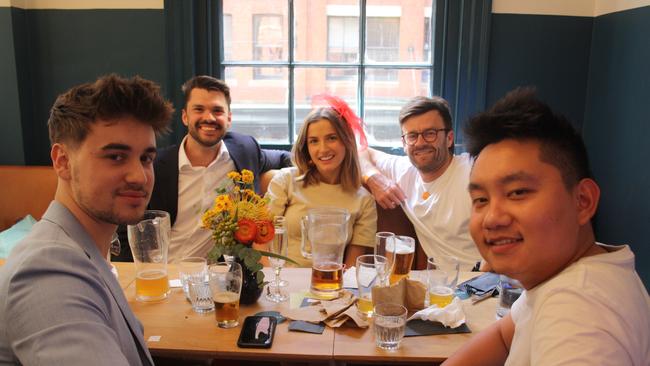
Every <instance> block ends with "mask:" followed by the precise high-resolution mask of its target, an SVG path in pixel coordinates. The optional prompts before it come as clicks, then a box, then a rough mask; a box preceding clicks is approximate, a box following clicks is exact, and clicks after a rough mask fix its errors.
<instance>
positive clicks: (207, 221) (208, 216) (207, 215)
mask: <svg viewBox="0 0 650 366" xmlns="http://www.w3.org/2000/svg"><path fill="white" fill-rule="evenodd" d="M217 215H218V213H217V212H216V211H215V210H207V211H205V212H204V213H203V216H202V217H201V227H202V228H204V229H210V227H211V226H212V221H213V219H214V218H215V216H217Z"/></svg>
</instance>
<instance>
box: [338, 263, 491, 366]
mask: <svg viewBox="0 0 650 366" xmlns="http://www.w3.org/2000/svg"><path fill="white" fill-rule="evenodd" d="M478 274H479V273H476V272H466V273H462V274H461V281H465V280H467V279H470V278H472V277H474V276H476V275H478ZM497 300H498V299H496V298H491V299H487V300H484V301H482V302H479V303H477V304H476V305H472V304H471V302H470V301H469V300H465V301H463V309H464V310H465V316H466V317H467V326H468V327H469V328H470V329H471V331H472V333H464V334H444V335H432V336H419V337H404V339H403V341H402V344H401V347H400V348H399V349H398V350H396V351H384V350H381V349H379V348H377V347H376V346H375V338H374V334H373V331H372V327H370V328H369V329H359V328H352V327H342V328H339V329H337V330H336V333H335V336H334V354H333V357H334V360H336V361H337V363H339V364H342V363H348V362H349V363H366V364H367V363H380V364H387V363H409V364H412V363H428V364H431V363H432V362H442V361H444V360H446V359H447V358H448V357H449V356H451V354H452V353H454V352H455V351H456V350H457V349H458V348H460V346H462V345H463V344H464V343H465V342H467V341H468V340H469V339H470V338H471V337H473V336H474V335H476V334H477V333H478V332H480V331H481V330H483V329H485V328H487V327H488V326H489V325H490V324H492V323H494V321H495V320H496V319H495V311H496V306H497Z"/></svg>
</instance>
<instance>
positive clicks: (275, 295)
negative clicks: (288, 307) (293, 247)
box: [266, 216, 289, 302]
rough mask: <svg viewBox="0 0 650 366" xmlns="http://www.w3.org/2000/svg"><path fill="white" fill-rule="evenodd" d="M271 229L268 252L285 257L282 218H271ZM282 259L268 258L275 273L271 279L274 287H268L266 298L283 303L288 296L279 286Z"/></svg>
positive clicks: (285, 227)
mask: <svg viewBox="0 0 650 366" xmlns="http://www.w3.org/2000/svg"><path fill="white" fill-rule="evenodd" d="M273 229H274V230H275V235H274V236H273V241H272V242H271V243H270V244H269V252H271V253H273V254H278V255H282V256H285V257H286V256H287V247H288V243H287V223H286V219H285V217H284V216H275V217H274V218H273ZM284 262H285V260H284V259H280V258H274V257H269V263H271V267H273V270H274V271H275V278H274V279H273V284H274V286H270V287H269V289H268V291H267V293H266V298H267V299H268V300H271V301H273V302H283V301H287V300H288V299H289V296H288V295H287V294H285V293H283V292H282V287H281V286H280V271H282V266H284Z"/></svg>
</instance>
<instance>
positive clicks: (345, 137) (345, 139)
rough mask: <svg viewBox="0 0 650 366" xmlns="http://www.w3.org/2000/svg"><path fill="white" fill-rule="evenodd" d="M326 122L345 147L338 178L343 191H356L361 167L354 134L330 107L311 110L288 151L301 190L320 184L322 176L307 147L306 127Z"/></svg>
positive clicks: (359, 183) (359, 185)
mask: <svg viewBox="0 0 650 366" xmlns="http://www.w3.org/2000/svg"><path fill="white" fill-rule="evenodd" d="M323 119H324V120H327V121H329V122H330V123H331V124H332V127H334V130H335V131H336V134H337V135H338V137H339V138H340V139H341V142H342V143H343V146H345V156H344V157H343V162H341V169H340V170H339V178H340V182H341V187H343V190H344V191H356V190H358V189H359V187H361V168H360V167H359V156H358V154H357V143H356V141H355V139H354V133H353V132H352V128H350V126H349V125H348V123H347V122H346V121H345V120H344V119H343V118H342V117H341V116H340V115H339V114H338V113H337V112H336V111H334V110H333V109H332V108H318V109H314V110H313V111H311V112H310V113H309V114H308V115H307V117H305V121H304V123H303V125H302V128H301V129H300V132H299V133H298V138H297V139H296V143H295V144H294V145H293V149H292V150H291V153H292V157H291V159H292V160H293V165H294V166H296V167H297V168H298V172H299V173H300V174H301V175H302V181H303V187H307V186H309V185H312V184H318V183H320V182H321V177H320V174H319V172H318V169H316V166H315V165H314V163H313V162H312V160H311V156H310V155H309V149H308V147H307V130H308V129H309V125H311V124H312V123H315V122H318V121H320V120H323Z"/></svg>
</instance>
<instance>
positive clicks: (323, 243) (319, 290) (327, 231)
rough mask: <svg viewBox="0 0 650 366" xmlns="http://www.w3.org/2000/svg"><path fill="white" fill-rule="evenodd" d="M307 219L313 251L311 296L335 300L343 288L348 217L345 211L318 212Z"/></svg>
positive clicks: (326, 210)
mask: <svg viewBox="0 0 650 366" xmlns="http://www.w3.org/2000/svg"><path fill="white" fill-rule="evenodd" d="M307 217H308V221H309V230H308V235H309V241H310V243H311V247H312V268H311V292H312V293H314V294H315V295H318V296H320V297H322V298H326V299H333V298H336V297H338V295H339V291H340V290H341V289H342V288H343V252H344V251H345V245H346V243H347V240H348V220H349V219H350V213H349V212H348V211H347V210H346V209H339V208H317V209H311V210H309V211H308V215H307Z"/></svg>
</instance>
